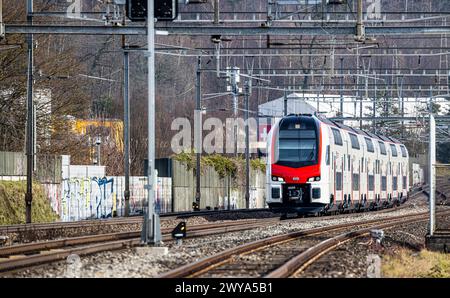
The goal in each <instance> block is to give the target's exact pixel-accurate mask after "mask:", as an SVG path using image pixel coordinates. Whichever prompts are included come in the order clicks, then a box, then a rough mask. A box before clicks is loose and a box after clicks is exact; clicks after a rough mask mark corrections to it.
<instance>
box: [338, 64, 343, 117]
mask: <svg viewBox="0 0 450 298" xmlns="http://www.w3.org/2000/svg"><path fill="white" fill-rule="evenodd" d="M340 60H341V69H340V73H341V88H340V90H339V91H340V92H339V93H340V95H341V106H340V110H339V116H341V117H344V91H343V88H344V57H341V58H340ZM342 123H344V120H342Z"/></svg>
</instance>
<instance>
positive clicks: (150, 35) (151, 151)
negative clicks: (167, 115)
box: [142, 0, 161, 245]
mask: <svg viewBox="0 0 450 298" xmlns="http://www.w3.org/2000/svg"><path fill="white" fill-rule="evenodd" d="M147 8H148V9H147V40H148V41H147V42H148V51H147V58H148V171H147V172H148V173H147V175H148V177H147V180H148V185H147V190H148V196H147V197H148V202H147V203H148V211H147V216H145V222H144V227H143V228H144V229H143V233H142V234H143V237H142V238H143V239H142V240H143V242H144V243H146V244H156V245H157V244H159V243H160V242H161V226H160V222H159V214H157V213H156V212H155V190H156V186H155V180H156V179H155V178H156V177H155V137H156V135H155V85H156V84H155V18H154V2H153V0H147Z"/></svg>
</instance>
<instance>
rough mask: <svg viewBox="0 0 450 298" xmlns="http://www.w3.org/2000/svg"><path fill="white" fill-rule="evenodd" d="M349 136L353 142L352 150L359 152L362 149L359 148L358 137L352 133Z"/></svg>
mask: <svg viewBox="0 0 450 298" xmlns="http://www.w3.org/2000/svg"><path fill="white" fill-rule="evenodd" d="M348 135H349V136H350V141H351V142H352V148H353V149H358V150H359V148H360V147H359V141H358V137H357V136H356V135H355V134H352V133H349V134H348Z"/></svg>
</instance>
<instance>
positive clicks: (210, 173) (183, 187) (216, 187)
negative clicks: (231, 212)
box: [172, 160, 265, 211]
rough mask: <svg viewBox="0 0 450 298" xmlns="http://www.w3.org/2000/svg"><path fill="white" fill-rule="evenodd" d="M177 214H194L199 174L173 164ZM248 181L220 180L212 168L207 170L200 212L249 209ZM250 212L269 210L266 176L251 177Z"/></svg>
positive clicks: (201, 190) (203, 182)
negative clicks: (185, 212)
mask: <svg viewBox="0 0 450 298" xmlns="http://www.w3.org/2000/svg"><path fill="white" fill-rule="evenodd" d="M172 175H173V177H172V178H173V195H174V211H187V210H192V202H194V201H195V189H196V183H195V174H194V171H193V170H188V169H187V167H186V166H185V165H184V164H182V163H180V162H178V161H175V160H174V161H173V163H172ZM244 182H245V181H241V180H239V179H232V178H229V177H224V178H222V177H220V176H219V174H218V173H217V172H216V171H215V170H214V169H213V168H212V167H205V169H204V171H203V172H202V175H201V179H200V185H201V189H200V192H201V200H200V208H201V209H204V208H206V207H207V206H209V207H211V209H213V208H215V207H217V208H219V209H227V208H228V204H229V205H230V207H231V208H232V209H239V208H245V194H244V192H245V188H244V184H243V183H244ZM250 185H251V187H250V208H264V206H265V173H263V172H261V171H254V170H252V171H251V175H250Z"/></svg>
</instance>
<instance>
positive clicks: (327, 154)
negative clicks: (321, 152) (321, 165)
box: [325, 145, 330, 166]
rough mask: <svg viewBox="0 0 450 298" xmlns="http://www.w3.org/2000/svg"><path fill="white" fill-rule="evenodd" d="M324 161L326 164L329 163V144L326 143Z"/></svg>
mask: <svg viewBox="0 0 450 298" xmlns="http://www.w3.org/2000/svg"><path fill="white" fill-rule="evenodd" d="M325 161H326V164H327V166H329V165H330V145H327V152H326V153H325Z"/></svg>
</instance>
